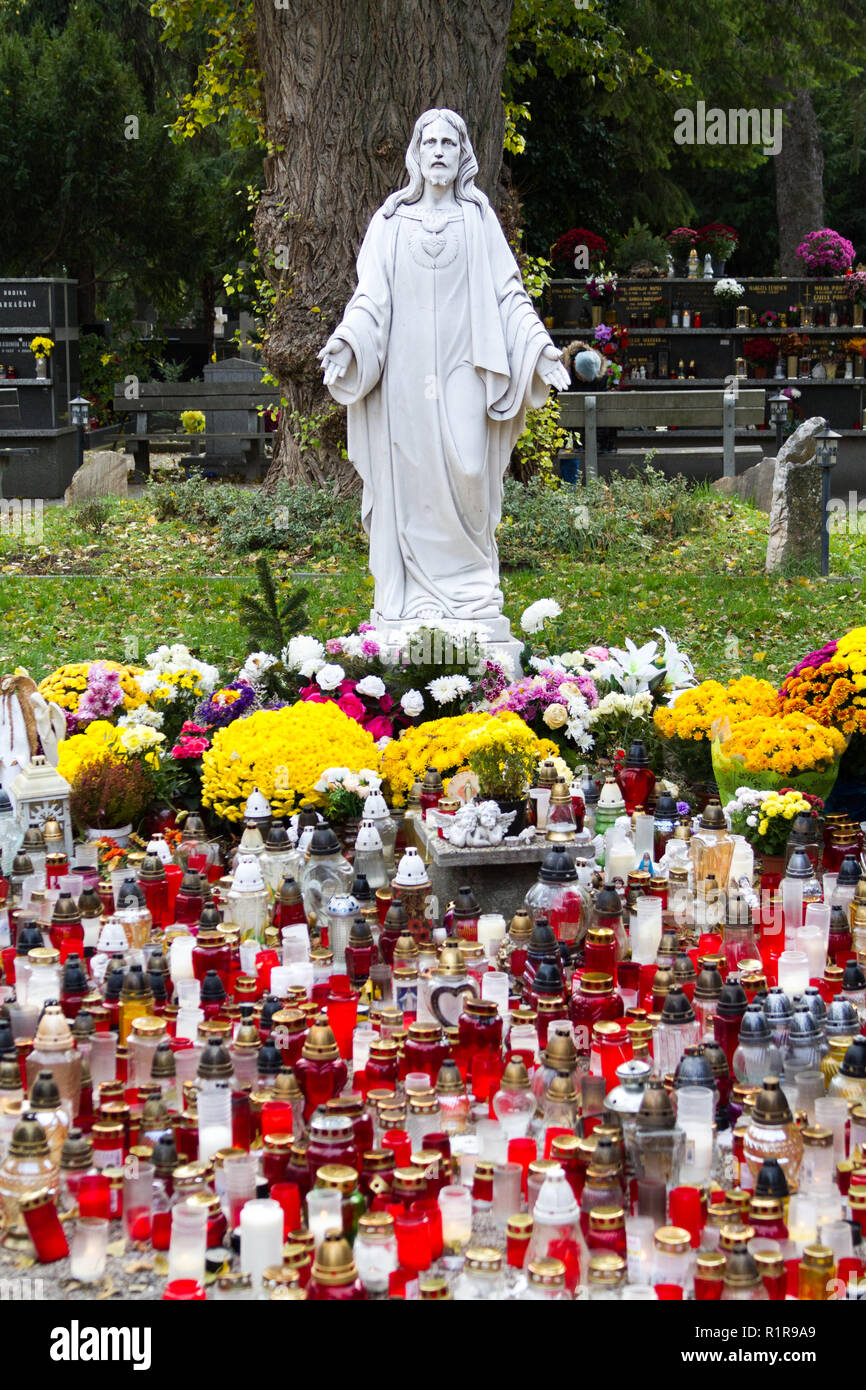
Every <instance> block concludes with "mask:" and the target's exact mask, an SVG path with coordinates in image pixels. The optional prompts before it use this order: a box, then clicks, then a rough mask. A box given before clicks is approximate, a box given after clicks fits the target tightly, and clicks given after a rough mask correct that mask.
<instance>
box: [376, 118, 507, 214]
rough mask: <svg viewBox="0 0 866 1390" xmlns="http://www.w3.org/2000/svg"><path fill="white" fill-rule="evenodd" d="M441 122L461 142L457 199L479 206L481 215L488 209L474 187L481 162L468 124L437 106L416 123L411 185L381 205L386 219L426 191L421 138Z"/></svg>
mask: <svg viewBox="0 0 866 1390" xmlns="http://www.w3.org/2000/svg"><path fill="white" fill-rule="evenodd" d="M439 119H441V120H443V121H447V122H448V124H449V125H450V126H451V127H452V128H453V129H454V130H455V131H456V132H457V136H458V139H459V141H460V163H459V164H458V166H457V177H456V179H455V180H454V196H455V198H457V199H458V200H459V201H462V202H466V203H476V204H477V205H478V207H479V208H480V209H481V211H482V212H484V210H485V208H486V207H487V206H488V200H487V198H486V196H485V195H484V194H483V193H482V192H481V189H480V188H476V187H475V175H476V174H477V173H478V160H477V159H476V158H475V151H474V150H473V148H472V141H471V140H470V139H469V132H468V131H467V129H466V122H465V121H464V119H463V117H462V116H458V114H457V112H456V111H449V110H448V108H447V107H441V108H439V107H435V106H434V107H432V108H431V109H430V110H429V111H425V112H424V113H423V115H421V116H419V117H418V119H417V121H416V122H415V129H414V130H413V131H412V139H411V140H410V141H409V148H408V149H407V151H406V168H407V170H408V171H409V182H408V184H407V185H406V187H405V188H399V189H398V190H397V192H396V193H392V194H391V195H390V197H389V198H386V199H385V202H384V203H383V204H382V214H383V216H384V217H393V215H394V213H395V212H396V211H397V209H398V207H400V206H401V204H403V203H417V202H418V199H419V198H420V197H421V194H422V193H423V192H424V175H423V174H422V173H421V138H422V135H423V133H424V129H425V127H426V126H428V125H431V124H432V122H433V121H436V120H439Z"/></svg>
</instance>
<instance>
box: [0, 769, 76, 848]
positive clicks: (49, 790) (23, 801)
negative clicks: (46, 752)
mask: <svg viewBox="0 0 866 1390" xmlns="http://www.w3.org/2000/svg"><path fill="white" fill-rule="evenodd" d="M9 790H10V792H11V795H12V800H13V802H14V803H15V814H16V816H17V818H18V824H19V825H20V826H22V827H23V829H24V830H27V829H28V828H29V827H30V826H31V825H36V826H38V827H39V828H40V830H41V828H42V826H43V825H45V823H46V821H50V820H54V821H57V823H58V825H59V826H60V829H61V831H62V832H63V845H64V848H65V850H66V858H67V860H68V861H69V863H70V864H71V863H72V858H73V855H72V813H71V811H70V806H69V798H70V794H71V791H72V788H71V787H70V785H69V783H68V782H67V781H66V778H65V777H61V776H60V773H59V772H58V771H57V768H56V767H52V766H51V764H50V763H49V762H47V761H46V759H45V758H44V757H43V756H42V754H41V753H37V754H36V755H34V757H32V758H31V759H30V761H29V763H27V765H26V767H24V768H22V770H21V771H20V772H19V774H18V776H17V777H16V778H15V780H14V782H13V783H12V786H11V787H10V789H9Z"/></svg>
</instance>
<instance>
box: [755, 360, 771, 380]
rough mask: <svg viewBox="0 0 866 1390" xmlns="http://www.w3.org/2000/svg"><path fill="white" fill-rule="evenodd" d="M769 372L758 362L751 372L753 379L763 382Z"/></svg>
mask: <svg viewBox="0 0 866 1390" xmlns="http://www.w3.org/2000/svg"><path fill="white" fill-rule="evenodd" d="M769 370H770V369H769V367H765V366H763V365H762V364H761V363H759V362H756V363H755V365H754V366H753V367H752V371H753V372H754V374H755V377H756V378H757V380H758V381H763V380H764V379H765V378H766V376H767V374H768V372H769Z"/></svg>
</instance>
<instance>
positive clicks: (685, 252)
mask: <svg viewBox="0 0 866 1390" xmlns="http://www.w3.org/2000/svg"><path fill="white" fill-rule="evenodd" d="M665 241H666V242H667V245H668V249H669V251H670V254H671V255H672V256H673V258H674V274H675V275H679V276H681V277H682V276H685V275H686V274H687V273H688V264H689V252H690V251H692V250H697V245H698V234H697V232H696V231H695V229H694V227H674V229H673V231H672V232H668V234H667V236H666V237H665Z"/></svg>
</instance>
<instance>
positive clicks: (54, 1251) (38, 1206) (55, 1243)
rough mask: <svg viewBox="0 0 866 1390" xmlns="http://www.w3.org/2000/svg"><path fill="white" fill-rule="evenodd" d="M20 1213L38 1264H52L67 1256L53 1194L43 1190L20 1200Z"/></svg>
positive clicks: (66, 1247)
mask: <svg viewBox="0 0 866 1390" xmlns="http://www.w3.org/2000/svg"><path fill="white" fill-rule="evenodd" d="M21 1213H22V1215H23V1217H24V1220H25V1222H26V1225H27V1230H28V1232H29V1233H30V1239H31V1240H32V1241H33V1245H34V1248H35V1250H36V1258H37V1260H38V1261H39V1263H40V1264H43V1265H47V1264H53V1263H54V1261H55V1260H62V1259H63V1258H64V1256H65V1255H68V1254H69V1246H68V1244H67V1242H66V1235H65V1233H64V1230H63V1227H62V1225H61V1224H60V1217H59V1216H58V1215H57V1206H56V1203H55V1201H54V1194H53V1192H49V1191H47V1190H43V1191H41V1192H34V1193H32V1195H31V1196H29V1197H22V1199H21Z"/></svg>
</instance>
